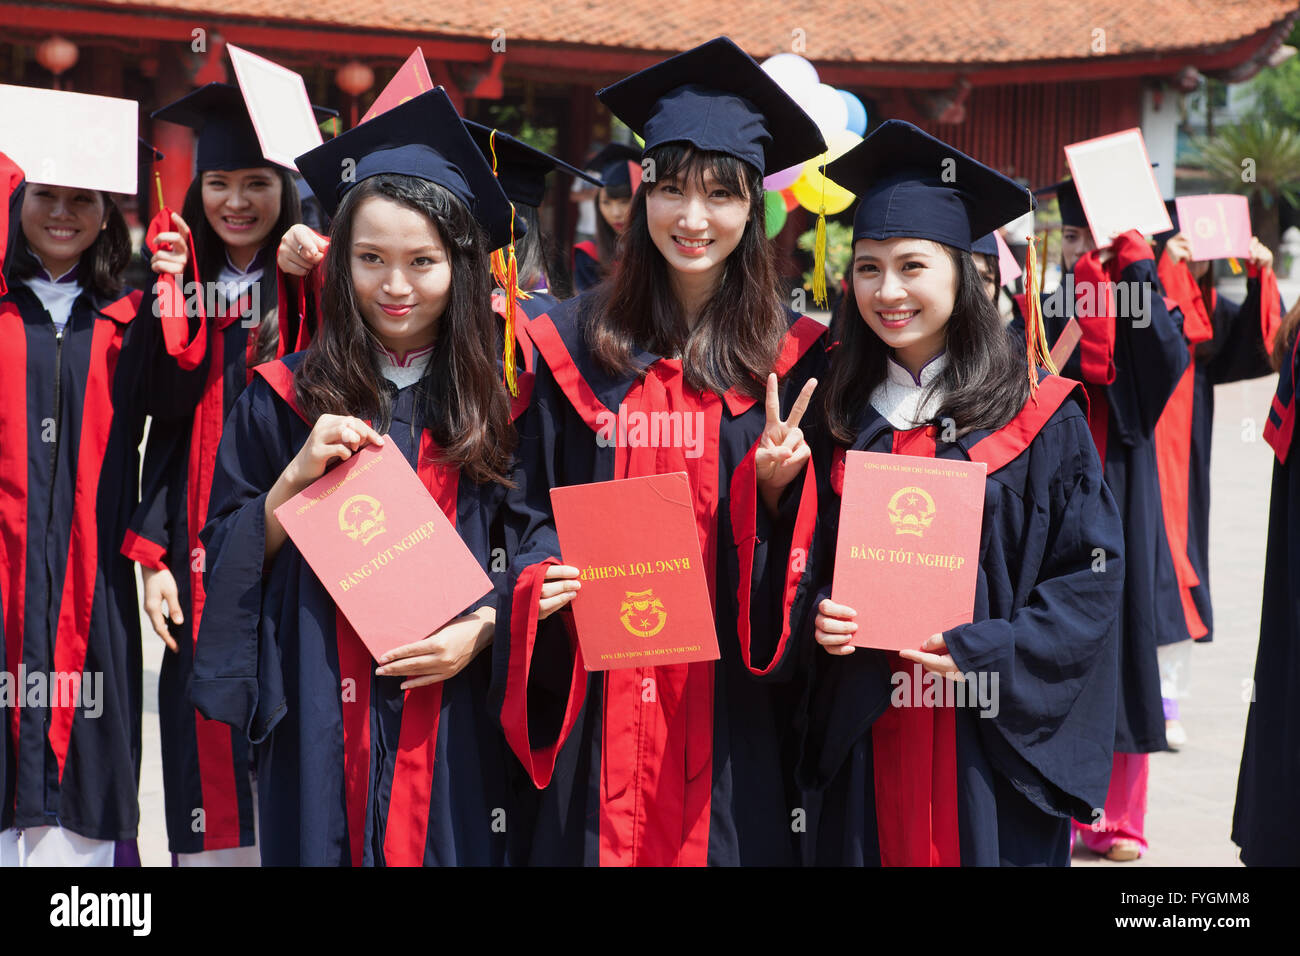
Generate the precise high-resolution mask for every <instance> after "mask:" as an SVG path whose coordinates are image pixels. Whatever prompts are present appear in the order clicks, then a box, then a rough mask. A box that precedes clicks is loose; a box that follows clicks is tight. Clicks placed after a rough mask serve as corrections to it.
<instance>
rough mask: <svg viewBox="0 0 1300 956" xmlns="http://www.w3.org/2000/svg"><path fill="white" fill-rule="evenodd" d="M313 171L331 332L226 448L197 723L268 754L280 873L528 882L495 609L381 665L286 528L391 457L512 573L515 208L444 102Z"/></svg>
mask: <svg viewBox="0 0 1300 956" xmlns="http://www.w3.org/2000/svg"><path fill="white" fill-rule="evenodd" d="M345 157H346V158H352V159H354V160H355V161H356V162H355V172H356V176H355V182H354V181H351V180H348V181H343V180H341V179H340V172H341V170H342V169H343V168H344V165H345V164H344V163H343V159H344V158H345ZM297 165H298V168H299V169H300V170H301V171H302V173H303V175H304V176H305V177H306V179H307V180H308V182H309V183H310V185H311V187H312V190H313V192H314V193H315V194H316V195H317V196H318V197H319V198H320V200H321V203H322V205H323V207H324V209H325V211H326V212H327V213H329V214H331V215H332V217H333V218H332V222H331V226H330V236H329V245H328V252H327V253H326V254H325V258H324V261H323V264H322V271H323V273H324V275H323V282H324V286H323V293H322V297H321V305H320V315H319V316H317V317H316V318H318V319H319V323H318V329H319V331H318V333H317V334H316V336H315V337H314V338H313V339H312V342H311V345H310V346H309V347H308V348H307V349H306V350H305V351H303V352H299V353H295V354H294V355H290V356H287V357H285V358H284V359H281V360H277V361H275V362H270V363H267V364H266V365H264V366H261V367H260V368H259V369H258V370H257V374H256V377H255V379H254V381H253V384H252V385H251V386H250V387H249V388H248V389H247V390H246V391H245V392H244V394H243V395H242V396H241V397H240V399H239V401H238V402H237V403H236V404H235V408H234V409H233V411H232V412H231V415H230V419H229V422H228V424H227V427H226V431H225V434H224V435H223V437H222V440H221V446H220V448H219V450H218V452H217V456H216V463H215V478H214V482H213V494H212V504H211V508H210V511H209V520H208V524H207V526H206V528H205V529H204V532H203V539H204V541H205V543H206V547H207V556H208V569H209V570H208V578H207V580H208V587H209V594H208V597H209V600H208V610H207V612H206V614H205V617H204V620H203V623H202V628H201V631H200V634H199V640H198V650H197V656H196V659H195V664H194V680H193V684H192V688H193V699H194V703H195V705H196V706H197V707H198V708H199V710H200V711H202V712H203V713H204V714H205V715H206V716H207V717H209V718H211V719H212V720H214V721H221V722H223V724H224V725H229V727H230V728H231V729H233V732H234V733H236V734H237V735H238V739H239V740H240V741H243V742H248V743H251V744H252V745H253V746H254V757H255V759H256V760H257V766H258V789H257V799H258V806H259V808H260V811H261V814H260V818H259V819H260V825H259V836H260V846H261V852H262V860H263V862H264V863H267V864H278V865H295V864H297V865H327V866H346V865H352V866H372V865H373V866H377V865H384V866H419V865H448V864H465V865H477V866H487V865H500V864H503V863H507V862H510V861H511V860H512V852H513V851H512V846H513V845H514V841H516V840H522V839H526V834H527V827H526V825H525V823H524V820H525V817H524V815H523V813H522V812H520V811H518V809H517V806H516V804H515V803H514V802H513V801H514V793H515V782H514V781H513V780H512V779H511V774H512V772H513V768H512V764H511V761H510V757H509V754H508V753H507V751H506V748H505V742H504V740H503V739H502V737H501V734H500V732H499V730H498V728H497V727H496V726H495V723H494V721H493V719H492V717H491V715H490V714H489V713H488V711H487V709H486V698H487V684H488V679H489V671H490V657H489V655H484V654H482V653H481V652H482V651H483V650H484V648H486V647H487V645H488V644H490V643H491V642H492V639H493V634H494V627H493V621H494V619H495V613H494V612H495V604H496V600H495V595H494V594H491V593H489V594H488V595H487V596H485V597H484V598H483V599H482V600H480V601H478V602H476V604H475V606H474V607H472V608H470V609H469V610H467V611H466V613H465V614H463V615H462V616H460V617H458V618H457V619H455V620H453V621H451V622H449V623H447V624H445V625H444V626H441V627H438V628H437V630H433V628H434V626H435V625H436V623H437V622H430V630H431V631H432V633H431V634H430V635H429V636H427V637H426V638H424V639H423V640H420V641H417V642H415V643H412V644H409V645H407V646H405V647H401V648H397V649H396V650H394V651H392V652H390V653H389V654H387V655H385V657H384V658H383V659H382V660H381V661H379V662H376V661H374V660H373V659H372V658H371V656H370V654H369V652H368V651H367V650H366V648H365V646H364V645H363V644H362V643H361V641H360V638H359V637H358V636H357V634H356V632H355V631H354V630H353V629H352V627H351V625H350V624H349V623H348V620H347V618H346V617H344V616H343V615H342V613H341V612H339V610H338V608H337V607H336V606H335V605H334V603H333V601H332V600H331V598H330V596H329V593H328V591H327V590H326V589H325V587H324V586H323V585H322V584H321V582H320V579H319V578H318V577H317V575H316V574H315V572H313V570H312V568H311V567H310V565H308V563H307V561H306V560H305V559H304V557H303V555H302V553H301V552H300V551H299V550H298V549H297V547H296V546H295V545H294V543H293V542H292V541H290V540H289V539H288V538H287V536H286V534H285V531H284V529H283V527H282V526H281V525H280V523H279V521H278V520H277V519H276V517H275V508H276V507H277V506H278V505H279V504H281V503H283V502H284V501H287V500H288V499H289V498H291V497H292V496H293V495H295V494H297V493H298V492H300V491H302V490H303V489H304V488H306V487H307V486H308V485H310V484H311V483H312V482H313V481H315V480H316V479H317V478H319V477H320V476H322V475H323V474H325V472H326V470H327V469H328V468H329V467H330V466H331V465H332V464H334V463H335V462H337V461H339V460H346V459H348V458H351V457H352V455H353V454H355V453H356V452H358V451H359V450H360V449H361V448H362V447H363V446H365V445H367V444H372V443H373V444H383V445H385V446H386V447H393V448H395V449H396V451H397V452H398V453H399V454H401V455H402V456H403V457H404V458H405V459H406V460H407V461H408V462H409V463H410V464H411V466H412V467H413V468H414V469H415V471H416V473H417V474H418V475H419V477H420V479H421V481H422V482H423V483H424V485H425V487H426V488H428V489H429V492H430V494H432V495H433V497H434V498H435V500H436V501H437V502H438V504H439V506H440V507H441V508H442V510H443V512H444V513H445V514H446V515H447V517H448V519H449V520H451V521H452V522H453V525H454V526H455V528H456V531H457V533H458V534H459V535H460V536H461V538H462V540H464V542H465V544H466V545H467V546H468V547H469V549H470V551H471V552H472V553H473V554H474V555H475V557H476V558H477V559H478V560H479V562H480V563H481V564H482V566H483V567H484V569H485V570H486V569H487V568H488V566H489V562H490V560H491V558H492V549H493V548H494V547H498V548H499V547H502V546H503V542H504V536H505V533H504V529H503V523H502V517H501V502H502V500H503V498H504V495H505V489H506V484H507V480H506V471H507V469H508V466H509V463H510V452H511V449H512V447H513V444H514V431H513V428H512V426H511V420H510V412H511V408H510V402H509V396H508V394H507V392H506V390H505V388H504V387H503V385H502V382H501V376H500V374H499V372H498V369H497V355H498V354H499V352H498V343H499V342H500V341H501V337H500V333H499V323H498V322H497V319H496V316H495V314H494V313H493V311H492V308H491V278H490V270H489V267H488V252H487V250H488V248H490V247H495V246H502V245H505V244H506V242H507V241H508V238H509V230H510V221H511V208H510V204H509V202H508V201H507V200H506V197H505V195H504V193H503V192H502V191H501V188H500V186H499V185H498V183H497V181H496V180H495V179H494V178H493V175H492V170H491V168H490V167H489V166H488V165H487V163H486V162H485V161H484V159H483V157H482V156H481V155H480V154H479V153H478V151H477V150H476V148H475V146H474V144H473V142H472V141H471V140H470V139H469V137H468V135H467V134H466V133H465V131H464V129H463V127H462V126H461V119H460V117H459V116H457V115H456V111H455V109H454V108H453V107H452V105H451V102H450V100H448V99H447V96H446V94H445V93H444V92H443V91H442V90H441V89H438V90H432V91H429V92H427V93H424V94H422V95H421V96H418V97H415V98H414V99H411V100H408V101H407V102H405V103H403V104H401V105H399V106H397V107H394V108H393V109H392V110H390V111H389V112H387V113H384V114H382V115H381V116H378V117H376V118H374V119H372V120H370V121H368V122H366V123H364V124H362V125H361V126H359V127H357V128H355V129H353V130H350V131H348V132H346V133H344V134H342V135H341V136H339V137H338V138H337V139H334V140H331V141H330V142H328V143H325V144H324V145H322V146H320V147H318V148H317V149H315V150H312V151H311V152H309V153H307V154H305V155H303V156H299V157H298V159H297ZM471 210H472V211H471ZM381 436H382V437H381ZM435 586H436V582H435ZM250 594H254V595H259V597H258V598H257V599H255V600H252V601H249V600H247V599H246V598H245V597H244V596H247V595H250ZM252 660H257V661H258V662H259V663H258V665H257V667H256V668H255V671H256V673H255V674H254V673H252V672H250V671H249V670H248V668H247V667H246V666H245V665H244V664H243V663H241V662H247V661H252ZM341 684H342V685H343V686H345V687H350V688H354V689H355V696H353V697H351V698H350V697H349V695H348V694H347V693H344V694H343V695H342V697H340V693H339V687H340V685H341ZM237 688H242V690H239V689H237ZM308 791H309V792H310V793H311V794H312V799H311V800H310V801H304V800H303V799H302V795H303V793H305V792H308ZM494 813H495V814H497V815H498V816H499V814H501V813H504V814H505V818H506V819H507V820H508V829H503V828H501V827H500V826H494V825H493V821H494Z"/></svg>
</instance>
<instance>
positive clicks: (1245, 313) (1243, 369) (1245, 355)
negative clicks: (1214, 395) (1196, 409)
mask: <svg viewBox="0 0 1300 956" xmlns="http://www.w3.org/2000/svg"><path fill="white" fill-rule="evenodd" d="M1271 291H1272V292H1273V298H1274V303H1273V310H1274V311H1276V312H1277V313H1279V314H1280V313H1281V312H1282V311H1283V310H1282V303H1281V299H1280V298H1279V297H1278V296H1277V295H1276V294H1275V290H1271ZM1263 296H1264V290H1263V288H1262V283H1261V281H1260V278H1259V276H1251V277H1250V278H1248V279H1247V280H1246V299H1245V301H1243V302H1242V303H1241V305H1236V304H1234V303H1233V302H1231V301H1229V300H1228V299H1225V298H1224V297H1223V296H1221V295H1220V296H1218V297H1217V298H1216V301H1215V305H1214V344H1213V346H1212V348H1213V357H1212V358H1211V359H1210V360H1209V362H1208V364H1207V366H1206V371H1207V372H1208V373H1209V376H1210V381H1211V382H1213V383H1214V384H1215V385H1226V384H1227V383H1229V382H1240V381H1242V380H1243V379H1249V378H1261V377H1263V376H1265V375H1271V374H1273V367H1272V365H1270V364H1269V360H1268V348H1269V347H1270V346H1271V345H1272V343H1271V342H1266V341H1265V340H1264V334H1263V323H1262V320H1261V312H1263V311H1265V310H1264V308H1263V305H1264V303H1263Z"/></svg>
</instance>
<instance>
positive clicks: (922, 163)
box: [825, 119, 1034, 252]
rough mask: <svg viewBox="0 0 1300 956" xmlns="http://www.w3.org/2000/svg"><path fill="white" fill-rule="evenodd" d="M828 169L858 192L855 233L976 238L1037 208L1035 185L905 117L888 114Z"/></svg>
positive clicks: (958, 240) (951, 241)
mask: <svg viewBox="0 0 1300 956" xmlns="http://www.w3.org/2000/svg"><path fill="white" fill-rule="evenodd" d="M825 172H826V176H827V177H828V178H830V179H832V180H834V181H835V182H836V183H838V184H839V185H841V186H843V187H844V188H845V189H847V190H849V192H852V193H854V194H856V195H857V197H858V209H857V212H856V213H855V214H854V217H853V238H854V239H855V240H856V239H864V238H865V239H891V238H894V237H897V236H910V237H912V238H916V239H931V240H933V241H935V242H941V243H943V244H944V245H947V246H953V247H954V248H957V249H963V250H965V251H967V252H970V251H972V243H973V242H974V240H975V239H977V238H979V237H980V236H983V235H986V234H987V233H990V232H992V231H993V230H994V229H996V228H998V227H999V226H1001V225H1002V224H1003V223H1005V222H1007V221H1009V220H1011V219H1015V218H1017V217H1018V216H1021V215H1023V214H1024V213H1026V212H1028V211H1029V210H1031V209H1033V208H1034V199H1033V196H1032V195H1031V194H1030V192H1029V190H1028V189H1026V188H1025V187H1024V186H1021V185H1020V184H1019V183H1017V182H1015V181H1014V180H1012V179H1009V178H1008V177H1006V176H1004V175H1002V174H1001V173H999V172H997V171H996V170H993V169H990V168H989V167H988V166H985V165H984V164H983V163H981V162H979V161H978V160H976V159H972V158H971V157H969V156H967V155H966V154H965V153H963V152H961V151H959V150H957V149H954V148H953V147H951V146H949V145H948V144H947V143H945V142H943V140H940V139H936V138H935V137H933V136H931V135H930V134H929V133H926V132H924V131H923V130H920V129H917V128H916V127H915V126H913V125H912V124H911V123H905V122H903V121H902V120H893V119H891V120H886V121H885V122H884V123H881V124H880V126H878V127H876V129H875V130H874V131H873V132H872V133H871V135H869V136H868V137H867V138H866V139H864V140H863V141H862V142H861V143H859V144H858V145H856V146H854V147H853V148H852V149H851V150H849V151H848V152H847V153H845V154H844V155H843V156H841V157H839V159H836V160H835V161H834V162H832V163H829V164H828V165H827V166H826V167H825Z"/></svg>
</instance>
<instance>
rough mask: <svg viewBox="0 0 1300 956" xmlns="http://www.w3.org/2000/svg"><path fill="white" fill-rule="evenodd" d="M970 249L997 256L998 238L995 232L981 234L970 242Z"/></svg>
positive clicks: (984, 254)
mask: <svg viewBox="0 0 1300 956" xmlns="http://www.w3.org/2000/svg"><path fill="white" fill-rule="evenodd" d="M970 251H971V252H973V253H976V254H978V255H981V256H996V255H997V254H998V240H997V237H996V236H994V234H993V233H991V232H990V233H988V234H987V235H983V236H980V237H979V238H978V239H976V240H975V241H974V242H972V243H971V244H970Z"/></svg>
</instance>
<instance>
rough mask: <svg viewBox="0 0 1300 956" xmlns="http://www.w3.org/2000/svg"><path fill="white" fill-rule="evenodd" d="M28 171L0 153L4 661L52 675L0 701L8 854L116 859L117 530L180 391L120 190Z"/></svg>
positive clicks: (126, 630)
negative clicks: (150, 443)
mask: <svg viewBox="0 0 1300 956" xmlns="http://www.w3.org/2000/svg"><path fill="white" fill-rule="evenodd" d="M63 95H64V96H68V97H72V96H74V95H75V94H63ZM129 105H130V106H132V107H134V104H129ZM132 113H133V111H132ZM50 122H51V123H52V124H54V125H55V126H57V125H59V124H61V123H66V122H67V120H66V118H65V117H61V116H58V115H55V116H51V118H50ZM32 135H36V136H41V137H48V131H40V130H33V131H32ZM55 140H58V137H54V139H53V140H48V139H47V140H46V141H43V142H42V143H41V146H40V149H41V150H42V151H43V152H42V155H51V152H52V153H53V156H52V158H53V159H55V160H56V161H55V162H52V163H51V164H50V168H51V169H57V168H62V169H65V170H66V169H68V168H75V167H74V164H73V163H71V162H69V163H65V162H64V159H65V156H64V155H61V153H60V151H61V150H63V149H66V148H67V147H66V145H65V146H60V145H59V144H58V143H57V142H55ZM120 142H124V143H126V144H128V149H127V154H126V155H118V156H112V157H104V158H105V160H106V163H107V165H109V166H112V165H114V164H115V163H118V162H125V163H126V164H127V165H133V164H134V163H135V161H136V160H137V155H136V148H135V140H134V136H133V135H132V136H129V137H123V138H122V139H121V140H120ZM52 144H53V145H52ZM18 145H19V146H21V145H23V144H21V143H20V144H18ZM28 155H31V154H30V153H28ZM74 158H75V157H74ZM22 180H23V173H22V171H21V170H20V169H18V168H17V166H16V165H14V164H12V163H11V162H10V161H9V159H8V157H6V156H4V155H2V154H0V211H3V213H6V214H12V218H9V217H8V216H5V218H6V220H7V222H8V223H9V224H10V225H11V226H12V227H13V229H12V232H10V231H9V230H8V229H6V230H3V231H0V268H2V269H3V280H4V281H3V283H0V284H3V285H7V287H8V288H7V291H6V292H5V293H4V294H3V295H0V340H3V342H4V349H3V350H2V351H0V405H3V408H4V414H3V416H0V599H2V600H0V603H2V604H3V612H4V615H5V618H6V620H5V622H4V625H3V632H4V639H5V640H4V651H5V652H6V655H7V656H5V657H4V659H3V660H2V661H0V671H2V672H4V673H5V674H7V675H13V674H17V673H19V672H20V671H21V670H26V672H27V673H29V674H38V673H39V674H42V675H44V674H58V675H60V679H59V680H58V682H57V684H58V686H57V687H56V686H55V682H51V686H50V688H49V692H48V694H47V693H45V692H41V693H38V694H31V695H30V696H27V697H25V698H24V699H22V700H18V701H14V700H12V699H11V700H10V701H7V702H6V707H5V708H4V720H5V724H6V726H5V727H4V728H3V730H0V734H3V735H4V736H5V737H6V739H7V743H8V744H10V745H11V746H12V750H11V751H10V752H9V753H8V755H7V756H6V760H5V762H4V764H3V765H0V866H9V865H31V866H38V865H62V866H112V865H113V863H114V857H115V844H116V842H117V841H124V842H125V841H132V840H134V839H135V836H136V833H137V828H138V824H139V805H138V802H137V793H136V791H137V789H138V787H137V783H138V778H139V771H140V763H139V760H140V719H141V718H140V714H141V709H142V699H141V689H140V667H141V649H140V635H139V629H138V620H139V618H138V609H137V608H136V606H135V604H136V591H135V578H134V569H133V568H132V566H131V564H130V563H129V562H128V561H127V560H126V559H124V558H123V557H122V556H121V555H120V554H119V553H118V545H119V544H120V543H121V540H122V534H123V532H124V530H125V528H126V524H127V519H128V518H129V516H130V514H131V510H132V508H133V507H134V505H135V500H136V487H137V486H136V482H137V481H138V477H139V474H140V459H139V453H138V448H139V445H140V441H141V438H142V437H143V431H144V423H145V418H146V416H147V415H155V416H166V415H167V414H169V413H170V411H171V410H170V408H169V405H170V396H169V395H168V394H167V393H166V391H165V389H164V388H162V387H160V385H159V383H158V382H157V381H156V380H155V379H154V376H153V366H152V363H151V361H150V360H151V358H152V356H153V354H154V346H155V341H156V340H155V331H156V324H155V323H153V322H151V318H152V317H151V316H150V315H149V313H148V312H146V311H144V310H142V308H141V301H142V296H141V293H140V292H138V291H135V290H128V289H125V288H124V286H123V278H122V273H123V271H124V270H125V268H126V266H127V263H128V261H129V259H130V255H131V248H130V236H129V233H128V231H127V227H126V222H125V221H124V220H123V218H122V214H121V212H120V211H119V210H118V207H117V204H116V202H115V201H114V199H113V198H112V197H111V196H110V195H108V194H107V193H103V192H100V191H99V190H97V189H93V188H89V187H88V186H87V185H86V184H85V183H84V182H76V181H73V182H70V183H69V182H66V181H65V182H64V183H63V184H60V185H54V184H50V183H42V182H32V181H29V182H27V183H25V184H23V182H22ZM6 233H7V234H6ZM72 678H75V679H76V680H77V681H79V682H80V684H79V686H80V687H81V691H80V696H79V697H76V699H70V698H69V697H68V695H67V693H66V690H67V687H68V680H69V679H72ZM72 686H73V687H76V686H78V685H77V684H74V685H72ZM8 690H9V691H10V694H11V695H12V691H13V690H14V688H13V687H12V686H10V687H9V688H8ZM18 690H19V692H20V693H23V694H30V692H31V691H32V687H31V685H30V684H29V685H26V686H23V687H20V688H18ZM73 694H74V696H76V694H77V692H76V691H75V690H74V691H73ZM92 701H93V703H92ZM15 704H16V705H17V706H12V705H15Z"/></svg>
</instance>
